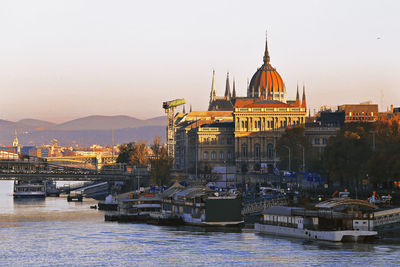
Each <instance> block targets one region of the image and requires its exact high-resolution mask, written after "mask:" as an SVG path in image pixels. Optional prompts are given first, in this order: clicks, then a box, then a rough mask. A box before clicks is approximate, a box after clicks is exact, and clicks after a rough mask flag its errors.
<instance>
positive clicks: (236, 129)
mask: <svg viewBox="0 0 400 267" xmlns="http://www.w3.org/2000/svg"><path fill="white" fill-rule="evenodd" d="M208 110H209V111H208V113H207V112H204V114H203V115H204V116H200V114H198V115H199V116H198V117H196V119H192V120H189V117H191V118H193V117H194V116H195V114H192V113H193V112H191V113H188V114H186V115H180V116H181V117H180V119H179V120H177V123H176V125H177V139H176V140H177V150H179V149H178V148H179V147H180V150H181V151H182V149H183V148H184V147H185V149H184V150H185V151H186V152H185V153H186V156H185V157H182V155H181V154H179V153H181V152H179V151H177V154H176V162H180V163H178V164H179V166H177V168H178V169H181V170H189V169H191V170H192V169H193V168H194V167H195V166H197V168H200V167H201V166H203V167H204V166H210V167H211V168H212V167H214V166H224V165H225V166H226V165H227V164H229V165H235V166H236V168H237V170H240V169H242V170H249V171H251V170H255V171H257V170H258V169H259V168H260V167H269V168H271V167H272V166H273V165H274V164H275V163H276V162H277V161H278V158H277V156H276V152H275V150H276V149H275V147H276V141H277V138H279V136H280V135H281V134H282V132H283V131H284V130H285V128H287V127H291V126H298V125H304V123H305V117H306V114H307V104H306V96H305V88H304V86H303V96H302V99H301V100H300V95H299V88H298V87H297V95H296V99H295V100H292V101H290V100H287V94H286V87H285V83H284V82H283V79H282V77H281V76H280V74H279V73H278V72H277V71H276V69H275V68H274V67H272V65H271V64H270V56H269V51H268V44H267V42H266V45H265V52H264V57H263V65H262V66H261V67H260V68H258V70H257V71H256V73H255V74H254V75H253V77H252V79H251V81H250V84H249V85H248V88H247V96H245V97H240V96H237V95H236V88H235V81H233V90H232V93H231V91H230V81H229V73H228V74H227V78H226V86H225V94H224V96H223V97H218V96H217V90H216V86H215V72H214V71H213V77H212V84H211V92H210V101H209V107H208ZM212 112H216V113H215V114H214V115H213V114H212ZM218 112H224V113H225V117H224V118H223V119H221V118H219V119H218V118H217V115H218V114H217V113H218ZM227 114H229V117H226V115H227ZM185 116H186V117H185ZM184 118H185V119H184ZM189 122H190V123H189ZM188 127H189V128H188ZM183 136H185V137H183ZM184 140H185V141H184ZM228 140H230V141H228ZM184 158H185V159H184Z"/></svg>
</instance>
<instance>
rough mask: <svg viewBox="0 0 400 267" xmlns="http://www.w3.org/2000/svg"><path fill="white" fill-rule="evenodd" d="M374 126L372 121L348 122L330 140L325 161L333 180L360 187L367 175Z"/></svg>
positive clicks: (341, 183)
mask: <svg viewBox="0 0 400 267" xmlns="http://www.w3.org/2000/svg"><path fill="white" fill-rule="evenodd" d="M373 127H374V126H373V124H370V123H363V122H361V123H360V122H357V123H348V124H345V125H344V126H343V127H342V128H341V129H340V130H339V131H338V132H337V135H336V136H335V137H331V138H330V139H329V140H328V144H327V147H326V149H325V153H324V158H323V163H324V167H325V169H326V170H327V173H328V175H329V177H330V179H331V180H332V181H334V182H337V183H339V184H340V185H345V186H356V187H358V185H360V184H361V181H362V180H363V179H365V178H366V177H367V163H368V160H369V158H370V157H371V153H372V151H371V141H370V140H371V136H370V135H371V134H370V131H371V129H373Z"/></svg>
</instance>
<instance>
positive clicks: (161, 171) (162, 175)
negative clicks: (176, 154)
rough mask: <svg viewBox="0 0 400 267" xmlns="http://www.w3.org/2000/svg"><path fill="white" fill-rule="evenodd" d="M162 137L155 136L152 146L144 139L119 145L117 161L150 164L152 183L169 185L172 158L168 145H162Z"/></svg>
mask: <svg viewBox="0 0 400 267" xmlns="http://www.w3.org/2000/svg"><path fill="white" fill-rule="evenodd" d="M160 140H161V138H160V137H159V136H157V137H156V138H154V141H153V143H152V144H151V145H150V146H147V144H146V143H145V142H143V141H140V142H130V143H128V144H123V145H121V146H120V147H119V150H120V152H119V155H118V158H117V163H126V164H129V165H132V166H150V169H151V171H150V183H151V184H153V185H159V186H163V185H168V184H169V182H170V178H171V177H170V168H171V164H172V160H171V159H170V158H169V157H168V153H167V148H166V146H163V145H161V141H160Z"/></svg>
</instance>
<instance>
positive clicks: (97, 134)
mask: <svg viewBox="0 0 400 267" xmlns="http://www.w3.org/2000/svg"><path fill="white" fill-rule="evenodd" d="M166 125H167V118H166V116H160V117H155V118H151V119H146V120H141V119H137V118H134V117H129V116H100V115H96V116H88V117H84V118H79V119H75V120H71V121H68V122H65V123H61V124H55V123H51V122H47V121H42V120H36V119H23V120H20V121H18V122H12V121H6V120H0V145H11V143H12V140H13V138H14V130H17V133H18V138H19V141H20V144H22V145H42V144H49V142H50V141H51V140H52V139H54V138H56V139H58V141H59V143H60V144H61V145H64V146H72V145H75V144H78V145H80V146H89V145H92V144H99V145H110V144H111V130H112V129H114V140H115V141H114V143H115V144H121V143H127V142H132V141H138V140H144V141H147V142H148V143H150V142H151V141H152V140H153V139H154V137H155V136H161V138H162V140H164V139H165V127H166Z"/></svg>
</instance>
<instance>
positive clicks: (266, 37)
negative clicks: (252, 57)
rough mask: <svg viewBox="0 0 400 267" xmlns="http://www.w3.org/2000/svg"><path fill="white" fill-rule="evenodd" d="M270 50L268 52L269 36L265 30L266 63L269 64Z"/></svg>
mask: <svg viewBox="0 0 400 267" xmlns="http://www.w3.org/2000/svg"><path fill="white" fill-rule="evenodd" d="M269 59H270V58H269V52H268V36H267V32H265V53H264V64H269Z"/></svg>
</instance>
